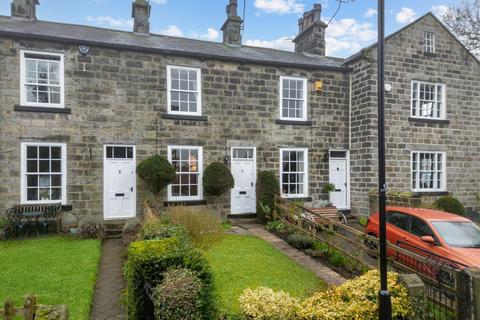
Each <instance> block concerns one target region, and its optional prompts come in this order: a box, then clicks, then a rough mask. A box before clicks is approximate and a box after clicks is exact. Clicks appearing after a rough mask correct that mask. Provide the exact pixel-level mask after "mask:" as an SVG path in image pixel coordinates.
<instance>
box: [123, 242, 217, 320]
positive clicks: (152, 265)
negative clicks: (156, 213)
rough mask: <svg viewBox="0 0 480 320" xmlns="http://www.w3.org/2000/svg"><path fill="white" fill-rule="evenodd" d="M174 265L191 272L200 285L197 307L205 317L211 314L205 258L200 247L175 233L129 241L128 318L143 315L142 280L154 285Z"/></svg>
mask: <svg viewBox="0 0 480 320" xmlns="http://www.w3.org/2000/svg"><path fill="white" fill-rule="evenodd" d="M174 268H186V269H189V270H191V271H192V272H195V274H196V275H197V276H198V278H199V279H200V280H201V281H202V284H203V288H204V289H203V290H204V291H203V293H202V297H203V300H202V303H201V306H200V307H199V309H200V310H201V313H202V315H203V317H204V318H205V319H212V318H214V310H215V309H214V305H213V299H212V273H211V270H210V267H209V266H208V263H207V261H206V260H205V258H204V257H203V256H202V254H201V252H200V251H198V250H196V249H193V248H191V247H189V246H188V244H186V243H185V242H184V241H182V240H181V239H179V238H177V237H170V238H164V239H162V240H148V241H139V242H132V243H131V244H130V246H129V247H128V250H127V261H126V263H125V278H126V280H127V292H126V305H127V313H128V319H130V320H140V319H143V317H144V313H145V310H144V308H145V306H144V300H143V296H144V294H143V290H144V289H143V288H144V285H145V283H146V282H148V283H150V284H151V285H152V286H153V287H155V286H157V285H158V284H160V283H161V282H162V281H163V279H164V272H166V271H167V270H169V269H174Z"/></svg>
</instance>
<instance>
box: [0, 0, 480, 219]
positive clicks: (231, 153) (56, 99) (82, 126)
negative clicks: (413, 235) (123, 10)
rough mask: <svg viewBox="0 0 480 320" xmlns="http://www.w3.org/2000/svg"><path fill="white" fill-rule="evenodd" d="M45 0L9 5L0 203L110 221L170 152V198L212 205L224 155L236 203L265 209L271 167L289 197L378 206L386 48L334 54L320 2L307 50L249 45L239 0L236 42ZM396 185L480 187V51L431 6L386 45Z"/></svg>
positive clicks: (469, 202)
mask: <svg viewBox="0 0 480 320" xmlns="http://www.w3.org/2000/svg"><path fill="white" fill-rule="evenodd" d="M37 5H38V1H37V0H13V3H12V14H11V16H0V124H1V126H0V211H1V212H4V211H5V209H6V208H8V207H10V206H12V205H14V204H18V203H49V202H58V201H61V202H62V204H63V205H64V210H65V212H66V213H67V214H69V212H70V213H73V215H75V216H80V217H83V216H87V215H96V216H99V217H103V218H104V219H106V220H115V219H125V218H131V217H135V216H136V215H140V214H141V213H142V205H143V201H144V199H146V198H148V196H149V194H148V192H147V191H146V190H145V186H144V185H143V184H142V181H141V180H140V179H137V178H136V173H135V168H136V164H137V163H138V162H139V161H141V160H143V159H145V158H146V157H148V156H151V155H154V154H156V153H159V154H161V155H164V156H165V157H168V159H169V160H170V161H171V162H172V163H173V164H174V165H175V167H176V169H177V180H176V182H175V183H174V184H172V185H170V186H169V187H168V190H166V191H165V196H164V199H165V205H167V204H171V203H183V204H187V205H205V204H209V203H213V201H211V199H209V198H208V197H207V196H206V195H205V194H204V193H203V191H202V171H203V169H204V168H205V167H206V166H207V165H208V164H209V163H211V162H213V161H225V163H227V164H228V165H229V166H230V167H231V170H232V174H233V176H234V178H235V181H236V182H235V187H234V189H232V191H231V195H228V196H227V197H226V198H225V201H224V210H225V212H226V213H229V214H246V213H255V210H256V208H255V183H256V173H257V171H258V170H274V171H275V172H277V173H278V177H279V180H280V185H281V191H282V195H283V196H284V197H288V198H294V199H303V200H304V201H307V202H310V201H315V200H318V199H320V198H326V197H327V195H326V194H322V187H323V186H324V185H325V184H326V183H328V182H329V181H330V182H332V183H334V184H335V186H336V191H335V192H332V193H331V194H330V200H331V201H332V202H333V203H334V204H335V205H336V206H337V207H338V208H340V209H343V210H346V211H351V212H352V213H354V214H366V213H368V210H369V191H370V190H371V189H372V188H374V187H375V185H376V182H377V180H376V179H377V176H376V172H377V161H376V159H377V154H376V145H377V144H376V141H377V134H376V130H377V127H376V107H377V105H376V57H375V56H376V47H375V46H371V47H368V48H366V49H364V50H362V51H361V52H359V53H358V54H355V55H354V56H352V57H350V58H348V59H341V58H332V57H326V56H325V28H326V24H325V23H323V22H322V21H321V17H320V14H321V6H320V5H315V6H314V8H313V9H312V10H311V11H309V12H306V13H305V14H304V15H303V17H302V18H301V19H300V20H299V33H298V35H297V37H296V38H295V39H294V42H295V52H286V51H279V50H273V49H265V48H256V47H249V46H244V45H242V42H241V24H242V20H241V18H240V17H239V16H238V14H237V3H236V0H230V2H229V4H228V5H227V20H226V22H225V24H224V25H223V27H222V31H223V42H222V43H216V42H207V41H199V40H193V39H185V38H177V37H169V36H162V35H157V34H152V33H150V32H149V30H150V28H149V16H150V6H149V4H148V3H147V2H146V1H145V0H136V1H135V2H134V3H133V5H132V9H133V10H132V16H133V18H134V30H133V32H123V31H116V30H109V29H102V28H94V27H89V26H80V25H72V24H64V23H54V22H46V21H38V20H37V19H36V6H37ZM385 69H386V81H387V82H388V85H387V87H388V88H387V92H386V133H387V155H386V156H387V179H388V187H389V188H390V189H393V190H398V191H403V192H413V193H415V194H416V195H418V197H422V198H424V199H426V201H431V200H432V199H434V197H436V196H438V195H442V194H447V193H451V194H453V195H454V196H456V197H458V198H459V199H460V200H461V201H462V202H463V203H464V204H465V205H466V207H469V208H475V207H478V204H477V202H476V195H477V193H478V192H480V168H479V164H480V130H479V123H480V90H479V88H480V63H479V61H478V60H477V59H476V58H475V57H474V56H473V55H472V54H471V53H469V52H468V51H467V50H466V49H465V48H464V47H463V46H462V45H461V44H460V42H458V40H457V39H456V38H455V37H454V36H452V34H451V33H450V32H449V31H448V30H447V29H446V28H445V27H444V26H443V25H442V24H441V23H440V21H439V20H438V19H437V18H435V17H434V16H433V15H432V14H431V13H428V14H426V15H424V16H422V17H421V18H419V19H418V20H417V21H415V22H413V23H411V24H409V25H408V26H406V27H405V28H403V29H401V30H399V31H398V32H396V33H394V34H392V35H391V36H389V37H388V39H387V42H386V68H385Z"/></svg>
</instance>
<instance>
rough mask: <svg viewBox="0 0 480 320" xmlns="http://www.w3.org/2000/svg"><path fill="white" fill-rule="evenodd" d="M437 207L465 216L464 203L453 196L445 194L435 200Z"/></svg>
mask: <svg viewBox="0 0 480 320" xmlns="http://www.w3.org/2000/svg"><path fill="white" fill-rule="evenodd" d="M435 207H437V208H438V209H440V210H443V211H445V212H450V213H454V214H458V215H460V216H465V207H464V206H463V204H462V203H461V202H460V201H459V200H458V199H457V198H454V197H452V196H443V197H440V198H438V199H437V200H436V201H435Z"/></svg>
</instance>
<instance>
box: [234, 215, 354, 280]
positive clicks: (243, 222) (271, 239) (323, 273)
mask: <svg viewBox="0 0 480 320" xmlns="http://www.w3.org/2000/svg"><path fill="white" fill-rule="evenodd" d="M230 221H231V222H232V224H233V225H236V226H238V227H241V228H242V229H244V230H247V231H248V232H249V233H250V234H252V235H254V236H256V237H258V238H260V239H262V240H264V241H266V242H268V243H270V244H271V245H273V246H274V247H276V248H277V249H279V250H280V251H282V252H283V253H285V254H286V255H287V256H288V257H290V258H291V259H292V260H294V261H296V262H297V263H298V264H300V265H301V266H303V267H305V268H306V269H308V270H310V271H312V272H313V273H315V275H317V277H319V278H320V279H322V280H323V281H325V282H326V283H327V284H328V285H334V286H338V285H340V284H342V283H344V282H345V281H346V280H347V279H345V278H344V277H342V276H341V275H339V274H338V273H337V272H335V271H333V270H332V269H330V268H328V267H327V266H325V265H323V264H322V263H320V262H319V261H316V260H315V259H312V258H311V257H309V256H308V255H306V254H304V253H303V252H302V251H300V250H297V249H295V248H293V247H292V246H290V245H289V244H288V243H287V242H286V241H284V240H283V239H280V238H279V237H277V236H276V235H274V234H272V233H270V232H268V231H267V230H265V229H264V228H263V226H262V225H261V224H259V223H257V222H255V221H254V220H249V219H238V220H230Z"/></svg>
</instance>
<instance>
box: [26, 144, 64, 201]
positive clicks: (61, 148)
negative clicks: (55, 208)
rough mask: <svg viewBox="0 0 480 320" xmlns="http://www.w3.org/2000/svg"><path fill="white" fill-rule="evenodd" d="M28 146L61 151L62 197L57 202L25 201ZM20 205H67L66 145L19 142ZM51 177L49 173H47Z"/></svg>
mask: <svg viewBox="0 0 480 320" xmlns="http://www.w3.org/2000/svg"><path fill="white" fill-rule="evenodd" d="M28 146H36V147H41V146H48V147H60V150H61V161H62V164H61V175H62V183H61V188H62V197H61V199H59V200H27V147H28ZM20 148H21V149H20V172H21V177H20V203H21V204H44V203H45V204H48V203H58V202H61V203H62V204H67V145H66V143H57V142H51V143H50V142H33V141H30V142H21V145H20ZM50 159H51V158H50ZM49 174H50V175H51V172H49Z"/></svg>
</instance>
